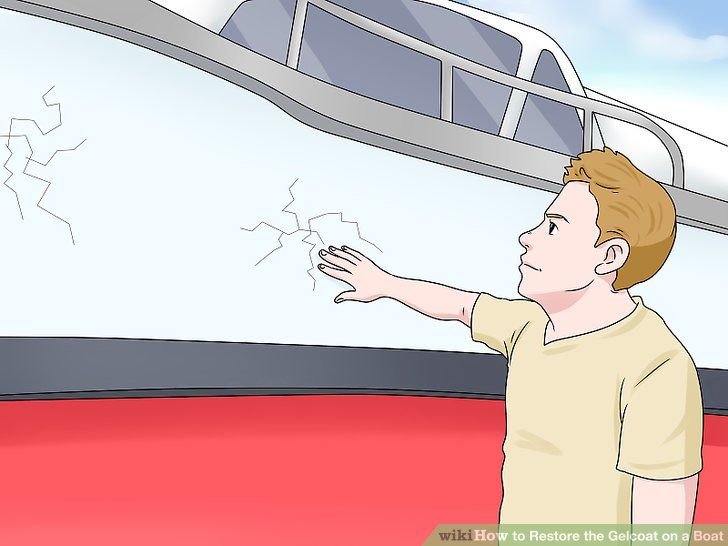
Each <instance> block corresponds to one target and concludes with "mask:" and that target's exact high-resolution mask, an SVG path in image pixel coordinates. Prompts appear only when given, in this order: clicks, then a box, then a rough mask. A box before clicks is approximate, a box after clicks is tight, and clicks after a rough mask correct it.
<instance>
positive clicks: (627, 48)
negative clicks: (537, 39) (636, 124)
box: [463, 0, 728, 143]
mask: <svg viewBox="0 0 728 546" xmlns="http://www.w3.org/2000/svg"><path fill="white" fill-rule="evenodd" d="M463 3H469V4H471V5H473V6H476V7H479V8H482V9H485V10H487V11H492V12H494V13H498V14H501V15H505V16H507V17H509V18H510V19H513V20H516V21H521V22H524V23H528V24H530V25H532V26H535V27H537V28H539V29H541V30H543V31H545V32H547V33H548V34H549V35H550V36H551V37H552V38H554V39H555V40H556V41H557V42H558V43H559V44H560V45H561V47H562V48H563V49H564V51H566V54H567V55H568V56H569V57H570V58H571V61H572V62H573V63H574V66H575V67H576V70H577V72H578V73H579V76H580V77H581V80H582V82H583V83H584V85H586V86H587V87H591V88H593V89H595V90H597V91H600V92H603V93H606V94H607V95H611V96H614V97H615V98H618V99H621V100H624V101H625V102H627V103H629V104H633V105H634V106H637V107H638V108H642V109H643V110H646V111H648V112H651V113H654V114H656V115H659V116H661V117H665V118H667V119H669V120H671V121H674V122H676V123H679V124H681V125H684V126H686V127H689V128H691V129H694V130H696V131H699V132H701V133H704V134H707V135H709V136H712V137H714V138H717V139H719V140H721V141H723V142H727V143H728V101H727V100H726V99H725V97H726V96H728V1H725V0H707V1H695V2H692V3H689V2H687V1H679V0H600V1H599V2H593V3H585V2H583V0H469V1H463Z"/></svg>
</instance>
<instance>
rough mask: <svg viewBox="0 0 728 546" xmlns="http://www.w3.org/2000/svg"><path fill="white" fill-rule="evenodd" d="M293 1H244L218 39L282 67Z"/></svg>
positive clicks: (294, 3)
mask: <svg viewBox="0 0 728 546" xmlns="http://www.w3.org/2000/svg"><path fill="white" fill-rule="evenodd" d="M295 7H296V0H248V1H247V2H243V3H242V4H240V6H239V7H238V9H237V10H235V13H234V14H233V16H232V17H230V20H229V21H228V22H227V23H226V24H225V26H224V27H223V29H222V31H220V35H221V36H223V37H224V38H227V39H228V40H232V41H233V42H235V43H237V44H240V45H241V46H243V47H247V48H248V49H252V50H253V51H255V52H257V53H260V54H261V55H265V56H266V57H268V58H269V59H273V60H274V61H278V62H279V63H283V64H285V62H286V57H287V56H288V42H289V40H290V36H291V26H292V22H293V11H294V9H295Z"/></svg>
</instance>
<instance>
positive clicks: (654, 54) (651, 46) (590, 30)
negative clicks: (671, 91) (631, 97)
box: [467, 0, 728, 62]
mask: <svg viewBox="0 0 728 546" xmlns="http://www.w3.org/2000/svg"><path fill="white" fill-rule="evenodd" d="M467 3H469V4H471V5H473V6H476V7H479V8H482V9H485V10H488V11H494V12H496V13H499V14H502V15H505V16H506V17H509V18H511V19H514V20H517V21H521V22H525V23H528V24H530V25H532V26H535V27H536V28H539V29H541V30H543V31H545V32H547V33H548V34H549V35H551V37H552V38H554V39H555V40H557V42H559V43H560V45H561V46H562V47H564V49H565V50H566V52H567V53H568V52H569V51H572V52H573V51H578V50H579V49H580V48H583V47H588V46H589V44H590V43H595V42H599V43H619V44H620V45H628V46H631V48H632V49H633V50H634V52H635V53H636V54H640V55H644V56H647V57H649V58H652V59H661V60H670V61H697V62H709V61H716V60H725V59H728V36H722V35H713V36H708V37H694V36H690V35H689V34H687V33H686V32H685V31H684V30H683V29H681V28H679V26H677V25H676V24H675V23H673V22H671V21H668V20H666V19H665V18H664V16H662V15H660V14H657V13H653V12H651V11H650V10H648V9H646V8H645V7H644V6H642V5H641V4H640V3H639V2H638V1H637V0H602V1H601V2H594V3H585V2H583V1H582V0H552V1H549V2H545V1H543V0H512V1H509V0H470V1H468V2H467Z"/></svg>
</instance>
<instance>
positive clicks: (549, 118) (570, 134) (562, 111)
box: [514, 50, 583, 156]
mask: <svg viewBox="0 0 728 546" xmlns="http://www.w3.org/2000/svg"><path fill="white" fill-rule="evenodd" d="M533 82H534V83H539V84H541V85H547V86H548V87H553V88H554V89H559V90H561V91H566V92H569V86H568V85H567V84H566V79H565V78H564V75H563V74H562V73H561V69H559V65H558V63H557V62H556V59H555V58H554V55H553V53H551V52H550V51H546V50H544V51H542V52H541V55H540V56H539V58H538V62H537V63H536V70H535V71H534V73H533ZM514 138H515V140H517V141H519V142H525V143H526V144H532V145H534V146H539V147H541V148H546V149H548V150H553V151H555V152H561V153H564V154H568V155H572V156H575V155H577V154H578V153H580V152H581V148H582V140H583V129H582V125H581V120H580V119H579V114H578V112H577V110H576V108H575V107H573V106H568V105H566V104H563V103H560V102H557V101H555V100H551V99H547V98H545V97H539V96H538V95H532V94H530V93H529V94H528V95H527V97H526V103H525V105H524V107H523V113H522V114H521V119H520V121H519V123H518V128H517V129H516V134H515V136H514Z"/></svg>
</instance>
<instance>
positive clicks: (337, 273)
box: [318, 264, 352, 286]
mask: <svg viewBox="0 0 728 546" xmlns="http://www.w3.org/2000/svg"><path fill="white" fill-rule="evenodd" d="M318 268H319V269H320V270H321V271H323V272H324V273H326V274H327V275H328V276H329V277H333V278H335V279H339V280H340V281H344V282H345V283H347V284H349V285H350V286H352V285H351V282H350V280H351V273H349V272H348V271H342V270H341V269H336V268H335V267H331V266H330V265H326V264H318Z"/></svg>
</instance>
